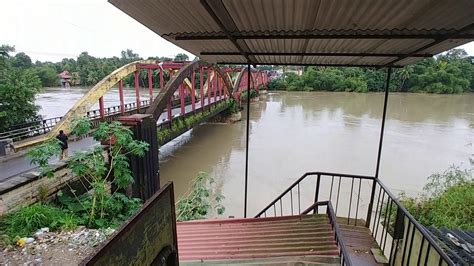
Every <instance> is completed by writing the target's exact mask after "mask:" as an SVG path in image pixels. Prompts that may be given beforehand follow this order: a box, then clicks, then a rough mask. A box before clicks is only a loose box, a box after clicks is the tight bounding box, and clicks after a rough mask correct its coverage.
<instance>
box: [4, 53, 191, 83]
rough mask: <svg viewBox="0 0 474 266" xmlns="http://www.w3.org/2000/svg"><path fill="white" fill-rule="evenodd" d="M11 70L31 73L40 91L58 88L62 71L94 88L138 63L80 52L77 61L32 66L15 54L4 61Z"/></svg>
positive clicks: (129, 57)
mask: <svg viewBox="0 0 474 266" xmlns="http://www.w3.org/2000/svg"><path fill="white" fill-rule="evenodd" d="M1 50H3V51H4V53H6V54H7V55H8V53H11V52H14V47H11V46H7V45H2V49H1ZM7 59H8V61H10V64H11V66H12V67H14V68H17V69H24V70H31V72H32V73H33V74H35V75H36V76H38V78H39V79H40V81H41V85H42V86H43V87H54V86H58V85H59V77H58V74H59V73H60V72H62V71H68V72H69V73H71V83H72V84H78V85H82V86H91V85H95V84H96V83H97V82H99V81H100V80H101V79H103V78H104V77H105V76H107V75H108V74H110V73H111V72H112V71H114V70H115V69H117V68H119V67H121V66H123V65H126V64H128V63H131V62H134V61H137V60H142V59H143V58H141V57H140V56H139V55H138V54H136V53H134V52H133V51H132V50H130V49H127V50H125V51H122V52H121V54H120V57H117V56H114V57H102V58H99V57H94V56H91V55H89V53H88V52H82V53H81V54H79V55H78V56H77V59H73V58H64V59H62V60H61V61H60V62H56V63H52V62H40V61H36V62H35V63H33V62H32V61H31V58H30V57H29V56H28V55H27V54H25V53H23V52H20V53H17V54H15V55H14V56H9V57H7ZM148 59H155V60H159V61H162V62H163V61H173V60H174V61H185V60H189V58H188V56H187V55H186V54H178V55H176V57H175V58H168V57H149V58H148ZM140 75H141V76H140V80H141V81H142V82H145V83H146V82H147V78H146V72H145V71H143V73H141V72H140ZM124 82H125V84H126V85H133V76H131V77H128V78H127V79H125V80H124ZM142 85H143V86H144V85H147V84H142Z"/></svg>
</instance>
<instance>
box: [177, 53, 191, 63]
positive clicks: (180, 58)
mask: <svg viewBox="0 0 474 266" xmlns="http://www.w3.org/2000/svg"><path fill="white" fill-rule="evenodd" d="M188 60H189V56H188V55H187V54H183V53H179V54H177V55H176V56H175V57H174V61H180V62H181V61H188Z"/></svg>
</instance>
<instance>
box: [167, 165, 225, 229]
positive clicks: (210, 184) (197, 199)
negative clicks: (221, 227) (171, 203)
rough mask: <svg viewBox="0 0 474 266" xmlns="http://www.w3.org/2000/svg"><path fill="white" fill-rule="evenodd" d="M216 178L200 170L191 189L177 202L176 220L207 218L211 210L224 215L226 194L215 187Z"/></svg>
mask: <svg viewBox="0 0 474 266" xmlns="http://www.w3.org/2000/svg"><path fill="white" fill-rule="evenodd" d="M214 185H215V181H214V178H213V177H211V176H209V174H207V173H205V172H199V174H198V176H197V177H196V178H195V179H194V180H193V183H192V185H191V189H190V191H188V193H187V194H186V195H185V196H184V197H182V198H180V199H179V200H178V202H177V203H176V220H178V221H189V220H197V219H203V218H205V217H206V216H207V215H208V214H209V212H210V211H216V212H217V214H218V215H222V214H223V213H224V211H225V208H224V206H222V205H221V201H222V200H223V199H224V196H223V195H222V194H221V193H220V192H218V191H217V190H216V189H215V187H214Z"/></svg>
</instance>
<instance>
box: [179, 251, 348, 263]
mask: <svg viewBox="0 0 474 266" xmlns="http://www.w3.org/2000/svg"><path fill="white" fill-rule="evenodd" d="M308 255H310V256H315V255H318V256H339V251H313V252H281V253H255V254H239V256H238V258H239V259H251V258H269V257H287V256H308ZM235 257H236V256H235V255H233V254H215V255H206V256H205V257H204V256H195V255H194V256H187V255H181V254H179V260H180V261H182V260H183V261H185V260H203V261H205V260H216V259H231V258H235Z"/></svg>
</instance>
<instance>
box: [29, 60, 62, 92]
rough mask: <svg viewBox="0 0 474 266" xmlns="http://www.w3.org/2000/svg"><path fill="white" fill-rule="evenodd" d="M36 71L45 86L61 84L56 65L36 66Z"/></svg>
mask: <svg viewBox="0 0 474 266" xmlns="http://www.w3.org/2000/svg"><path fill="white" fill-rule="evenodd" d="M34 72H35V74H36V75H37V76H38V78H39V79H40V80H41V85H42V86H43V87H53V86H57V85H58V84H59V77H58V74H57V73H56V69H55V68H54V66H51V65H42V66H39V67H36V68H34Z"/></svg>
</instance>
